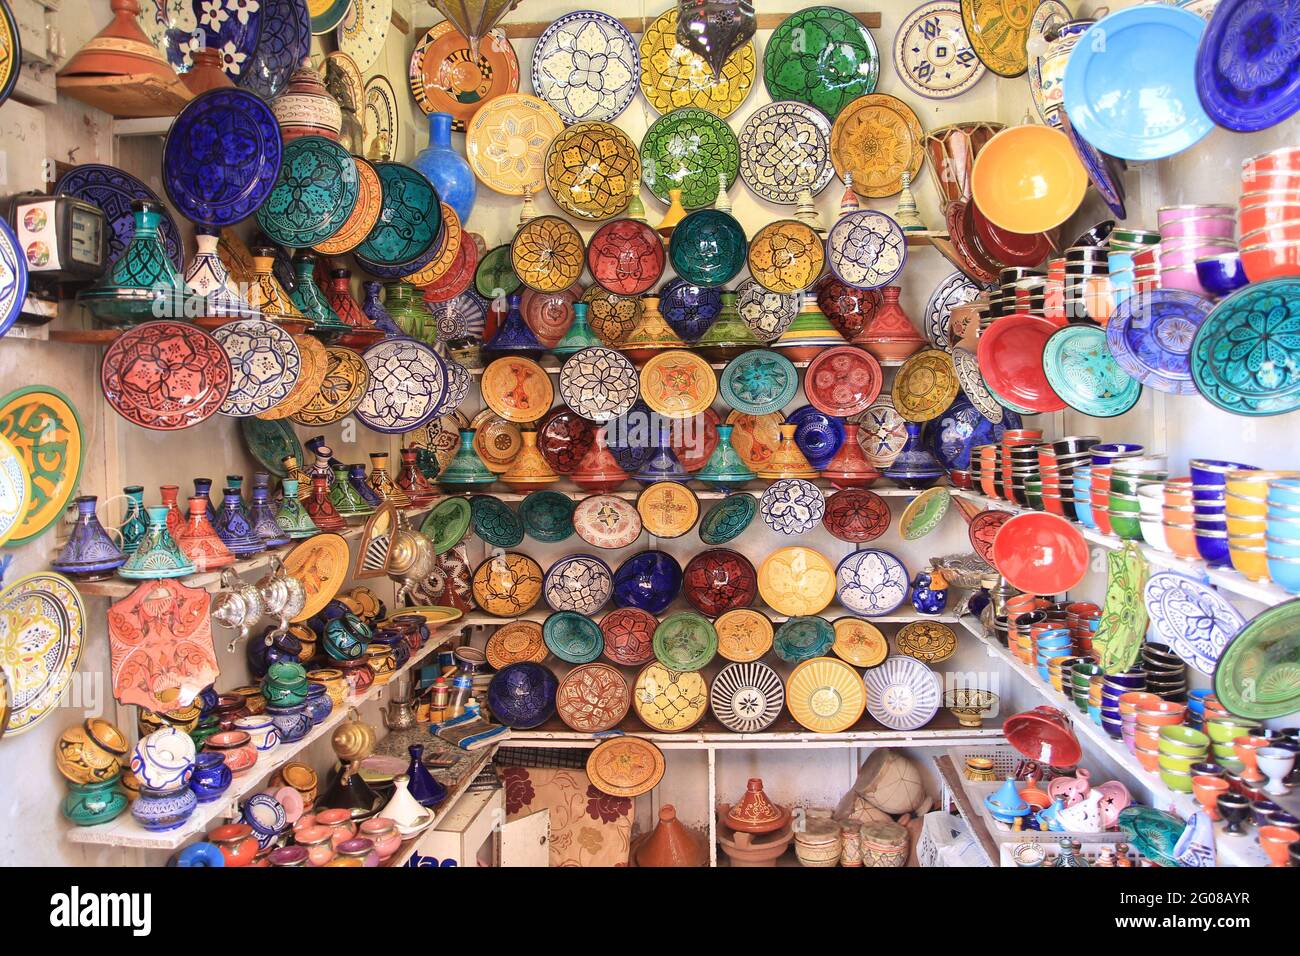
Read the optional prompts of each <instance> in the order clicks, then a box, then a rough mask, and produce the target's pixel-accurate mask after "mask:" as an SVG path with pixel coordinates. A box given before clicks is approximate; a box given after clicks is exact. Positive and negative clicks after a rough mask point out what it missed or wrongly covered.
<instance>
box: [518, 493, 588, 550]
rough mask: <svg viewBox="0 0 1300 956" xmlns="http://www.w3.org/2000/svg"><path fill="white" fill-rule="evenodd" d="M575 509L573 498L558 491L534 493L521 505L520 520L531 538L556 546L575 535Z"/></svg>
mask: <svg viewBox="0 0 1300 956" xmlns="http://www.w3.org/2000/svg"><path fill="white" fill-rule="evenodd" d="M575 507H576V503H575V502H574V500H573V499H572V498H570V497H569V496H568V495H564V494H560V492H558V491H534V492H531V493H529V495H528V497H526V498H524V500H523V502H522V503H521V504H520V505H519V519H520V520H521V521H522V522H523V523H524V532H525V533H526V534H527V535H528V536H529V537H530V538H533V539H534V540H537V541H541V542H544V543H547V544H554V543H556V542H558V541H564V540H565V539H567V538H568V537H569V535H571V534H573V509H574V508H575Z"/></svg>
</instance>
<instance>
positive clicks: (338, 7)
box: [307, 0, 352, 36]
mask: <svg viewBox="0 0 1300 956" xmlns="http://www.w3.org/2000/svg"><path fill="white" fill-rule="evenodd" d="M320 6H321V4H319V3H311V4H308V6H307V9H308V10H315V9H318V8H319V7H320ZM351 9H352V0H332V2H330V3H328V4H326V5H325V8H324V9H323V10H321V11H320V12H319V13H314V14H312V18H311V32H312V34H313V35H315V36H320V35H322V34H325V33H329V32H330V31H331V30H333V29H334V28H335V27H337V26H338V25H339V24H340V23H342V22H343V20H344V18H345V17H347V15H348V11H349V10H351Z"/></svg>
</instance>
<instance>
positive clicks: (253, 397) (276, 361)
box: [212, 319, 302, 418]
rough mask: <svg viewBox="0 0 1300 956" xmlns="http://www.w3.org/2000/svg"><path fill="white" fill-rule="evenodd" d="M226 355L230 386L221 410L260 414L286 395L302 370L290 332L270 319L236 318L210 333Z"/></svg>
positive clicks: (241, 414)
mask: <svg viewBox="0 0 1300 956" xmlns="http://www.w3.org/2000/svg"><path fill="white" fill-rule="evenodd" d="M212 335H213V338H215V339H216V340H217V341H218V342H219V343H221V347H222V348H223V349H225V350H226V355H228V356H229V357H230V371H231V377H230V390H229V391H228V392H227V393H226V399H225V401H223V402H222V403H221V409H220V411H221V414H222V415H231V416H233V417H236V418H245V417H247V416H249V415H260V414H261V413H262V412H267V411H270V410H271V409H273V408H275V406H277V405H279V404H280V403H281V402H282V401H284V400H285V399H286V398H288V397H289V393H290V392H292V391H293V387H294V386H295V385H296V384H298V376H299V374H300V373H301V371H302V353H301V352H300V351H299V349H298V343H297V342H295V341H294V339H293V336H292V335H290V334H289V333H288V332H286V331H285V330H284V329H282V328H280V326H278V325H276V324H275V323H274V322H267V321H265V320H264V319H240V320H239V321H237V322H227V323H226V324H225V325H223V326H221V327H220V328H218V329H217V330H216V331H214V332H213V333H212Z"/></svg>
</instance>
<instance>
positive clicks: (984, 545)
mask: <svg viewBox="0 0 1300 956" xmlns="http://www.w3.org/2000/svg"><path fill="white" fill-rule="evenodd" d="M1012 514H1013V512H1010V511H1001V510H990V511H981V512H980V513H979V514H977V515H976V516H975V517H974V518H971V521H970V525H969V526H968V527H967V528H966V535H967V537H969V538H970V545H971V547H972V548H974V549H975V553H976V554H978V555H979V556H980V558H981V559H983V561H984V562H985V563H986V564H989V565H992V564H993V541H994V539H995V538H997V536H998V531H999V530H1001V528H1002V526H1003V525H1004V524H1006V523H1007V522H1008V521H1010V520H1011V516H1012Z"/></svg>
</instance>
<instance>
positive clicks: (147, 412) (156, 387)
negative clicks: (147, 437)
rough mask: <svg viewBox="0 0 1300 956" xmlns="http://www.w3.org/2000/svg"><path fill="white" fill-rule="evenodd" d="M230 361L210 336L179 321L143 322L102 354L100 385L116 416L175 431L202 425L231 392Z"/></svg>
mask: <svg viewBox="0 0 1300 956" xmlns="http://www.w3.org/2000/svg"><path fill="white" fill-rule="evenodd" d="M230 376H231V371H230V358H229V357H228V356H227V355H226V352H225V350H224V349H223V348H222V347H221V345H220V343H218V342H217V340H216V339H214V338H213V337H212V336H211V335H209V334H208V333H207V332H204V331H203V330H202V329H200V328H199V327H198V326H194V325H188V324H186V323H183V322H168V321H163V322H145V323H144V324H143V325H137V326H136V327H135V328H133V329H130V330H128V331H127V332H125V333H123V335H122V336H121V337H120V338H118V339H116V340H115V341H114V342H113V344H112V345H110V346H109V347H108V350H107V351H105V353H104V360H103V362H102V363H101V365H100V369H99V384H100V387H101V388H102V389H103V392H104V397H105V398H106V399H107V400H108V403H109V404H110V405H112V406H113V408H114V410H116V411H117V413H118V414H119V415H121V416H122V417H123V418H125V419H126V420H127V421H129V422H131V423H132V424H133V425H139V426H140V427H141V428H151V429H155V430H158V431H175V430H177V429H181V428H189V427H190V426H192V425H197V424H199V423H200V422H204V421H207V420H208V419H209V418H211V417H212V416H213V415H215V414H216V413H217V410H218V409H219V408H220V407H221V404H222V403H223V402H224V401H225V399H226V394H227V393H228V392H229V391H230Z"/></svg>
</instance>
